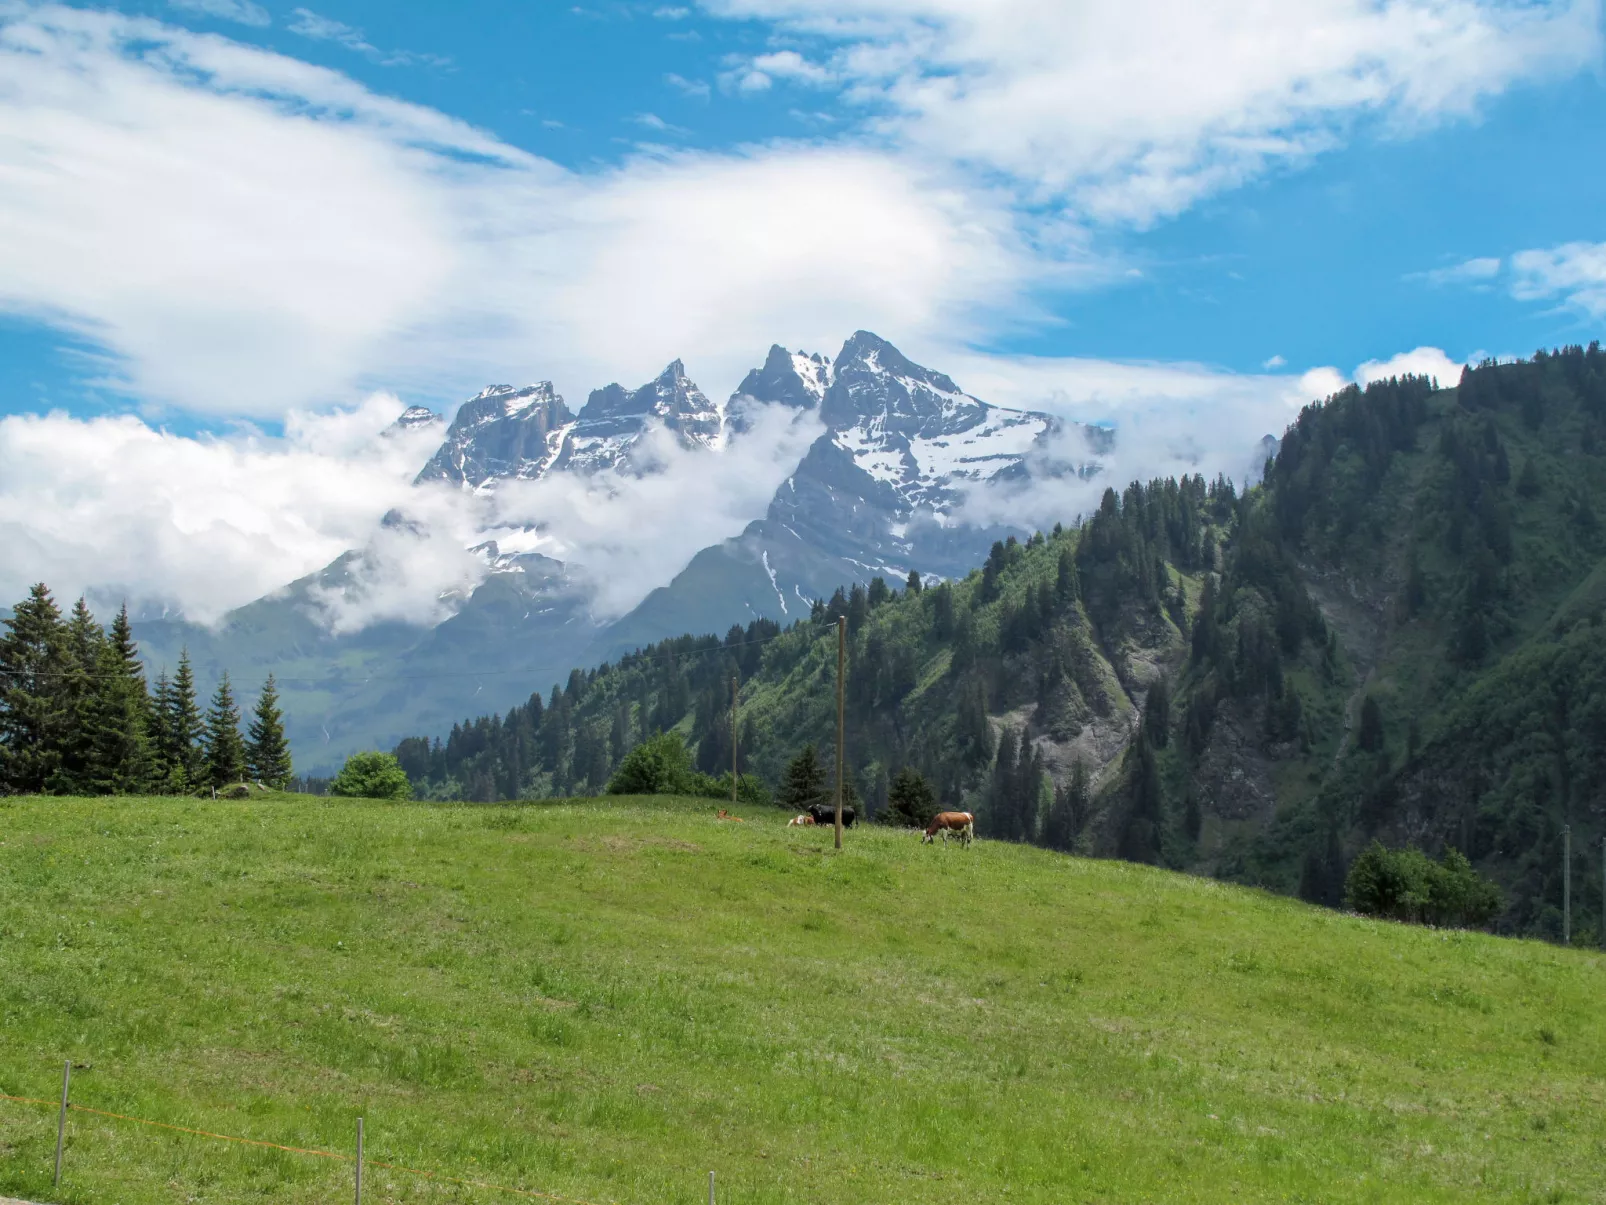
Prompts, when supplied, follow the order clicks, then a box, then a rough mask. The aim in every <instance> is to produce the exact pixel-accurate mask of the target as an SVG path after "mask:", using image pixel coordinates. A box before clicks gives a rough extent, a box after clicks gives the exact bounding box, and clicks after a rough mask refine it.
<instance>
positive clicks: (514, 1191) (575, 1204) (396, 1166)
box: [0, 1092, 619, 1205]
mask: <svg viewBox="0 0 1606 1205" xmlns="http://www.w3.org/2000/svg"><path fill="white" fill-rule="evenodd" d="M0 1100H9V1101H15V1102H17V1103H19V1104H25V1105H44V1106H45V1107H47V1108H52V1109H54V1108H57V1107H58V1105H59V1102H58V1101H54V1100H39V1099H38V1098H36V1097H32V1096H11V1095H9V1094H8V1093H5V1092H0ZM67 1110H68V1112H72V1113H90V1114H93V1115H94V1116H96V1117H111V1118H115V1119H116V1120H118V1121H128V1122H132V1123H134V1124H135V1125H142V1126H150V1127H152V1128H153V1129H158V1130H173V1131H175V1132H177V1133H180V1134H193V1135H196V1136H198V1137H201V1138H216V1139H219V1140H220V1141H223V1142H237V1143H240V1144H241V1145H242V1146H256V1147H266V1148H268V1149H269V1150H275V1151H287V1152H289V1153H290V1154H292V1155H312V1156H315V1157H317V1158H319V1159H334V1160H337V1161H339V1162H341V1163H355V1162H356V1161H357V1160H356V1156H355V1155H346V1154H342V1153H341V1152H340V1151H322V1150H318V1149H317V1148H316V1147H305V1146H286V1145H285V1144H284V1143H282V1142H264V1141H262V1140H261V1139H259V1138H241V1137H239V1136H237V1135H234V1134H218V1133H215V1132H213V1131H212V1130H200V1129H196V1128H194V1127H192V1126H181V1125H174V1124H172V1123H171V1122H166V1121H152V1120H150V1119H149V1118H147V1117H132V1116H130V1115H129V1114H127V1113H113V1112H111V1111H109V1110H107V1109H93V1108H90V1107H89V1106H88V1105H80V1104H75V1103H73V1102H71V1101H69V1102H68V1104H67ZM362 1162H363V1166H364V1167H379V1168H384V1169H385V1170H386V1171H393V1172H401V1173H403V1174H405V1175H409V1176H418V1177H420V1178H421V1179H425V1180H438V1181H440V1182H442V1183H446V1184H461V1185H463V1186H464V1187H467V1188H484V1189H489V1190H490V1191H492V1192H504V1193H508V1194H510V1195H512V1196H516V1197H525V1198H528V1199H530V1200H538V1201H558V1202H561V1203H562V1205H604V1203H603V1202H598V1201H588V1200H585V1199H584V1198H582V1197H566V1196H562V1195H561V1194H559V1193H554V1192H538V1191H536V1190H535V1189H532V1188H514V1187H512V1186H511V1185H507V1184H496V1183H494V1182H492V1181H490V1180H473V1179H468V1178H465V1177H461V1176H449V1175H447V1174H446V1173H445V1172H432V1171H424V1170H422V1169H420V1168H416V1167H405V1166H403V1165H402V1164H400V1163H386V1162H384V1161H383V1160H380V1159H369V1158H367V1157H366V1156H364V1158H363V1161H362ZM606 1205H619V1203H618V1202H617V1201H610V1202H606Z"/></svg>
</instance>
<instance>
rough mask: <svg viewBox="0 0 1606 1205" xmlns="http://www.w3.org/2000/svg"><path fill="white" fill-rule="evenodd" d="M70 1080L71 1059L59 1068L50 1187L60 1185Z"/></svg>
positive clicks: (58, 1186)
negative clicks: (54, 1166)
mask: <svg viewBox="0 0 1606 1205" xmlns="http://www.w3.org/2000/svg"><path fill="white" fill-rule="evenodd" d="M71 1082H72V1060H71V1059H68V1060H67V1063H66V1065H65V1066H64V1067H62V1069H61V1113H60V1114H59V1115H58V1116H57V1118H56V1178H55V1179H54V1180H52V1181H51V1182H50V1183H51V1187H53V1188H60V1187H61V1142H62V1139H63V1138H65V1137H66V1136H67V1085H68V1084H70V1083H71Z"/></svg>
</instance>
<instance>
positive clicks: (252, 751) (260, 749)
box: [245, 674, 292, 791]
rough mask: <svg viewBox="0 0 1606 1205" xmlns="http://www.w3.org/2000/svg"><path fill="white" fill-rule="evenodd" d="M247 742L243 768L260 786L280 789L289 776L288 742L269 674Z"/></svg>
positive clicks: (276, 687) (277, 691)
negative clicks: (247, 770) (244, 767)
mask: <svg viewBox="0 0 1606 1205" xmlns="http://www.w3.org/2000/svg"><path fill="white" fill-rule="evenodd" d="M249 735H250V738H251V739H250V740H249V742H247V744H246V747H245V761H246V767H247V768H248V769H249V770H250V771H251V777H252V778H254V779H256V780H257V781H258V782H260V783H262V784H263V785H264V786H269V787H273V788H275V789H276V790H281V791H282V790H284V788H285V786H286V785H287V784H288V783H289V782H290V775H291V773H292V768H291V763H290V742H289V741H287V740H286V739H285V736H284V714H283V713H282V712H281V711H280V710H279V690H278V684H277V683H276V682H275V681H274V680H273V675H272V674H269V675H268V680H267V681H266V682H264V683H263V684H262V693H261V694H260V695H258V696H257V705H256V709H255V711H253V712H252V714H251V728H250V734H249Z"/></svg>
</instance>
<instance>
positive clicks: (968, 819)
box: [920, 812, 976, 845]
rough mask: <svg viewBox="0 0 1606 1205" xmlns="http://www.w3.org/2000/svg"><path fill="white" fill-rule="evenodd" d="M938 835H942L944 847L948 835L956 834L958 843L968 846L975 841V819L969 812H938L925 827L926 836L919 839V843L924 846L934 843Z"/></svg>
mask: <svg viewBox="0 0 1606 1205" xmlns="http://www.w3.org/2000/svg"><path fill="white" fill-rule="evenodd" d="M938 833H941V834H942V843H943V844H944V845H947V844H948V836H949V834H950V833H958V834H959V839H960V841H962V842H963V843H964V844H966V845H969V844H970V843H971V842H972V841H974V840H975V839H976V817H975V816H973V815H971V813H969V812H938V813H937V815H936V816H935V818H933V820H932V821H931V823H930V824H928V825H927V826H926V835H925V836H924V837H922V838H921V839H920V843H921V844H922V845H925V844H927V843H929V842H934V841H936V839H937V834H938Z"/></svg>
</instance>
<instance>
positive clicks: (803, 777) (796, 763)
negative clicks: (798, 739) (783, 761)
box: [776, 744, 846, 808]
mask: <svg viewBox="0 0 1606 1205" xmlns="http://www.w3.org/2000/svg"><path fill="white" fill-rule="evenodd" d="M827 796H828V792H827V790H826V782H825V768H824V767H823V766H821V765H820V755H819V753H818V752H817V751H816V750H815V748H814V746H813V745H812V744H810V745H804V746H803V751H802V752H801V753H799V754H798V755H797V756H796V757H794V758H793V759H792V760H791V762H790V763H789V764H788V765H787V767H786V780H785V781H784V782H782V783H781V789H780V793H779V794H778V795H777V796H776V799H777V802H779V803H781V804H782V805H784V806H786V807H789V808H806V807H808V806H809V805H810V804H815V803H824V802H825V801H826V799H827ZM833 797H834V796H833ZM845 802H846V800H844V803H845Z"/></svg>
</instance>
